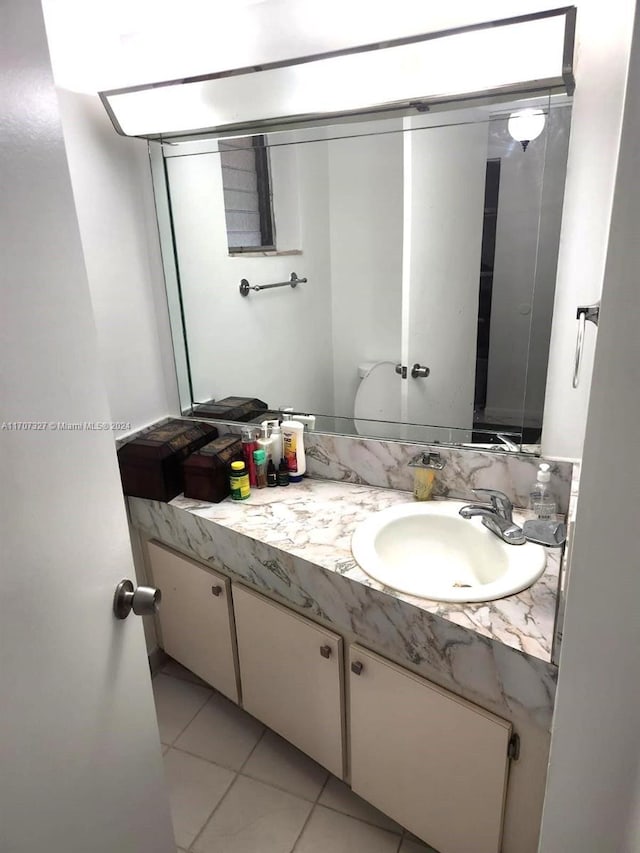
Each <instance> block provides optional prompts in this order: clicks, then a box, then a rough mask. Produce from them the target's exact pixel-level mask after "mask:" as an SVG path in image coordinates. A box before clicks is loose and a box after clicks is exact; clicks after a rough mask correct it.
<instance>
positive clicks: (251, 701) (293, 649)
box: [233, 584, 344, 777]
mask: <svg viewBox="0 0 640 853" xmlns="http://www.w3.org/2000/svg"><path fill="white" fill-rule="evenodd" d="M233 603H234V611H235V618H236V631H237V635H238V657H239V661H240V680H241V683H242V700H243V707H244V708H245V710H247V711H248V712H249V713H250V714H253V715H254V717H257V718H258V719H259V720H262V722H263V723H265V724H266V725H267V726H269V728H271V729H273V730H274V731H276V732H278V734H280V735H282V737H284V738H286V740H288V741H289V742H290V743H292V744H294V745H295V746H297V747H298V748H299V749H301V750H302V751H303V752H306V753H307V755H310V756H311V758H314V759H315V760H316V761H317V762H318V763H319V764H322V765H323V766H324V767H326V768H327V769H328V770H330V771H331V772H332V773H333V774H335V775H336V776H339V777H342V776H343V772H344V755H343V753H344V748H343V719H344V715H343V702H342V698H343V677H342V638H341V637H339V636H337V635H336V634H333V633H332V632H331V631H327V630H325V629H324V628H320V627H319V626H318V625H316V624H315V623H313V622H310V621H309V620H308V619H304V618H302V617H301V616H297V615H296V614H295V613H292V612H291V611H290V610H287V609H286V608H284V607H280V606H279V605H277V604H274V603H273V602H271V601H269V600H268V599H266V598H264V597H263V596H261V595H257V594H256V593H254V592H250V591H249V590H247V589H245V588H244V587H240V586H237V585H236V584H234V586H233Z"/></svg>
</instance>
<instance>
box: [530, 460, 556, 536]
mask: <svg viewBox="0 0 640 853" xmlns="http://www.w3.org/2000/svg"><path fill="white" fill-rule="evenodd" d="M550 468H551V466H550V465H548V464H547V463H546V462H541V463H540V465H539V466H538V473H537V475H536V482H535V483H534V485H533V488H532V489H531V492H530V493H529V508H530V509H532V510H533V511H534V512H535V514H536V515H537V517H538V518H544V519H546V520H548V521H554V520H555V518H556V511H557V506H556V501H555V498H554V497H553V495H552V494H551V490H550V488H549V481H550V479H551V472H550Z"/></svg>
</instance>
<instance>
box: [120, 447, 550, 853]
mask: <svg viewBox="0 0 640 853" xmlns="http://www.w3.org/2000/svg"><path fill="white" fill-rule="evenodd" d="M317 440H318V441H320V440H321V437H320V436H317ZM331 440H332V441H335V440H336V439H331ZM361 444H363V443H362V442H361ZM375 444H378V443H375ZM394 447H396V448H401V447H402V445H394ZM377 452H378V453H380V447H378V448H377ZM450 452H451V453H463V454H464V451H454V450H451V451H450ZM315 455H316V462H317V456H318V454H317V453H316V454H315ZM467 456H468V454H467ZM472 458H475V454H472ZM493 458H494V460H496V462H495V467H496V471H497V470H499V467H500V461H499V460H500V458H501V457H496V456H494V457H493ZM476 462H477V459H476ZM517 462H518V460H517V459H516V458H514V459H513V461H512V462H511V463H510V464H516V463H517ZM334 463H335V460H334ZM407 500H411V496H410V495H409V494H408V493H407V492H406V491H403V490H399V489H389V488H379V487H375V486H371V485H358V484H351V483H346V482H333V481H329V480H319V479H317V480H312V479H306V480H305V481H303V483H301V484H299V485H291V486H289V487H287V488H286V489H277V490H276V489H265V490H261V491H254V492H253V493H252V496H251V498H250V499H249V500H248V501H246V502H243V503H242V504H238V503H234V502H231V501H224V502H222V503H220V504H207V503H201V502H197V501H193V500H188V499H185V498H183V497H178V498H176V499H175V500H173V501H171V502H170V503H168V504H167V503H160V502H155V501H148V500H144V499H140V498H129V508H130V515H131V522H132V525H133V526H134V528H135V529H136V530H137V531H138V532H139V533H140V535H141V537H142V538H143V540H145V545H144V549H143V550H144V551H145V552H146V563H147V566H146V569H147V573H148V575H149V579H150V580H152V581H153V583H154V584H156V585H157V586H159V587H160V588H161V589H162V592H163V605H162V608H161V611H160V615H159V633H160V644H161V646H162V647H163V648H164V649H165V650H166V651H167V653H168V654H170V655H171V656H172V657H174V658H176V659H177V660H179V661H180V662H181V663H183V664H184V665H185V666H187V667H188V668H189V669H191V670H192V671H193V672H195V673H196V674H198V675H200V676H201V677H202V678H204V679H205V680H206V681H207V682H208V683H210V684H211V685H212V686H213V687H215V688H216V689H218V690H219V691H220V692H221V693H223V694H224V695H226V696H227V697H228V698H230V699H231V700H232V701H234V702H239V703H240V704H242V706H243V707H244V708H245V710H247V711H248V712H249V713H251V714H253V715H254V716H256V717H257V718H258V719H260V720H261V721H262V722H264V723H265V724H266V725H268V726H269V727H270V728H272V729H273V730H275V731H276V732H278V733H279V734H281V735H282V736H283V737H285V738H286V739H288V740H289V741H290V742H291V743H293V744H295V745H296V746H297V747H299V748H300V749H302V750H303V751H304V752H306V753H307V754H309V755H310V756H311V757H312V758H314V759H315V760H316V761H318V762H319V763H320V764H322V765H323V766H325V767H327V768H328V769H329V770H330V771H331V772H332V773H334V774H335V775H336V776H338V777H339V778H342V779H345V780H346V781H347V782H348V783H349V784H351V786H352V788H353V790H354V791H355V792H356V793H358V794H360V795H361V796H363V797H364V798H365V799H367V800H368V801H370V802H371V803H372V804H373V805H375V806H376V807H378V808H379V809H380V810H382V811H383V812H385V813H386V814H388V815H389V816H391V817H392V818H394V819H395V820H397V821H399V822H400V823H401V824H403V825H404V826H406V827H407V828H408V829H409V830H410V831H412V832H413V833H414V834H416V835H418V836H419V837H421V838H423V839H424V840H425V841H427V842H428V843H430V844H431V845H432V846H434V847H435V848H436V849H437V850H439V851H441V853H468V851H470V850H473V851H474V853H481V851H487V853H488V851H494V853H498V851H500V850H502V851H505V853H528V851H534V850H535V849H536V847H537V837H538V830H539V822H540V814H541V808H542V800H543V793H544V785H545V776H546V761H547V754H548V748H549V729H550V723H551V714H552V709H553V701H554V694H555V681H556V672H557V669H556V667H555V665H554V664H552V663H551V647H552V638H553V630H554V616H555V602H556V590H557V585H558V554H559V552H557V551H556V552H553V551H549V552H548V555H547V566H546V569H545V572H544V574H543V576H542V577H541V578H540V580H539V581H537V582H536V583H535V584H534V585H533V586H532V587H531V588H529V589H527V590H524V591H523V592H521V593H519V594H517V595H514V596H511V597H509V598H506V599H500V600H497V601H493V602H484V603H477V604H468V603H467V604H463V603H456V604H452V603H436V602H430V601H427V600H425V599H419V598H415V597H412V596H408V595H405V594H403V593H399V592H396V591H394V590H391V589H389V588H385V587H383V586H382V585H381V584H379V583H377V582H376V581H374V580H372V579H371V578H369V577H368V576H367V575H366V574H365V573H364V572H363V571H362V569H360V568H359V566H358V565H357V564H356V562H355V561H354V559H353V557H352V555H351V549H350V540H351V534H352V532H353V530H354V528H355V527H356V525H357V524H358V523H359V522H361V521H363V520H364V519H366V518H367V517H369V516H370V515H371V514H372V513H373V512H377V511H378V510H380V509H384V508H386V507H390V506H393V505H396V504H399V503H403V502H406V501H407Z"/></svg>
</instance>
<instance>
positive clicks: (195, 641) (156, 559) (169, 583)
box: [147, 542, 239, 702]
mask: <svg viewBox="0 0 640 853" xmlns="http://www.w3.org/2000/svg"><path fill="white" fill-rule="evenodd" d="M147 553H148V556H149V568H150V572H151V576H152V582H153V584H154V585H155V586H157V587H158V588H159V589H160V591H161V592H162V601H161V604H160V610H159V612H158V616H157V619H158V623H159V627H160V635H161V645H162V648H163V649H164V650H165V652H166V653H167V654H168V655H170V656H171V657H172V658H175V660H177V661H179V662H180V663H181V664H182V665H183V666H186V667H187V669H190V670H191V672H194V673H195V674H196V675H199V676H200V678H202V679H204V681H206V682H207V683H208V684H210V685H211V686H212V687H215V688H216V690H219V691H220V693H223V694H224V695H225V696H227V697H228V698H229V699H231V700H233V701H234V702H238V700H239V695H238V676H237V665H236V648H235V630H234V624H233V609H232V605H231V582H230V581H229V579H228V578H226V577H224V575H220V574H218V573H217V572H215V571H213V570H212V569H209V568H208V567H206V566H202V565H201V564H200V563H196V562H194V561H193V560H189V559H188V558H187V557H183V556H181V555H179V554H176V553H175V551H171V550H170V549H169V548H165V547H164V546H162V545H159V544H157V543H156V542H148V543H147Z"/></svg>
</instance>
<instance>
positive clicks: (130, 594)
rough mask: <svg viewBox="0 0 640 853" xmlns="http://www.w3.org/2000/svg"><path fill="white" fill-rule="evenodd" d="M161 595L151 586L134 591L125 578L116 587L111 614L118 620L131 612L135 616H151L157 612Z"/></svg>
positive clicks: (140, 587)
mask: <svg viewBox="0 0 640 853" xmlns="http://www.w3.org/2000/svg"><path fill="white" fill-rule="evenodd" d="M161 599H162V593H161V592H160V590H159V589H154V588H153V587H152V586H139V587H138V588H137V589H134V586H133V584H132V583H131V581H130V580H127V579H126V578H125V579H124V580H121V581H120V583H119V584H118V586H117V587H116V594H115V595H114V597H113V612H114V614H115V616H117V618H118V619H126V618H127V616H128V615H129V614H130V613H131V611H132V610H133V612H134V613H135V614H136V616H153V615H154V613H157V612H158V608H159V607H160V601H161Z"/></svg>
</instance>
